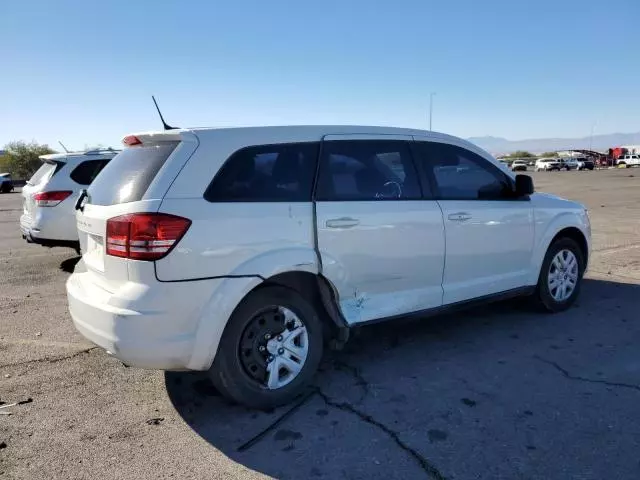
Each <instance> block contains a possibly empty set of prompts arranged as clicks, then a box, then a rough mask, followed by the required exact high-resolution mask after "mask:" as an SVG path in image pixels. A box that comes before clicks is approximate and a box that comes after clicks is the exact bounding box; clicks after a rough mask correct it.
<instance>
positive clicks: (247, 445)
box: [236, 390, 316, 452]
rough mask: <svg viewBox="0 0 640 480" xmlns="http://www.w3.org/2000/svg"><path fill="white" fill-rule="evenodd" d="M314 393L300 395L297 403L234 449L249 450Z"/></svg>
mask: <svg viewBox="0 0 640 480" xmlns="http://www.w3.org/2000/svg"><path fill="white" fill-rule="evenodd" d="M315 394H316V392H315V390H314V391H312V392H310V393H308V394H307V395H305V396H304V397H302V398H301V399H300V400H298V403H296V404H295V405H294V406H293V407H291V408H290V409H289V410H287V411H286V412H284V413H283V414H282V415H280V416H279V417H278V418H276V419H275V420H274V421H273V422H271V423H270V424H269V425H268V426H267V427H266V428H265V429H263V430H262V431H261V432H259V433H258V434H256V435H254V436H253V437H251V438H250V439H249V440H247V441H246V442H244V443H243V444H242V445H240V446H239V447H238V448H237V449H236V450H237V451H238V452H246V451H247V450H249V449H250V448H251V447H253V446H254V445H255V444H256V443H258V442H259V441H260V440H262V439H263V438H264V437H265V436H266V435H267V434H268V433H269V432H271V431H272V430H273V429H274V428H276V427H277V426H278V425H280V424H281V423H282V422H284V421H285V420H286V419H287V418H289V417H290V416H291V415H293V414H294V413H295V412H296V411H297V410H298V409H299V408H300V407H302V406H303V405H304V404H305V403H307V402H308V401H309V400H311V398H312V397H313V396H314V395H315Z"/></svg>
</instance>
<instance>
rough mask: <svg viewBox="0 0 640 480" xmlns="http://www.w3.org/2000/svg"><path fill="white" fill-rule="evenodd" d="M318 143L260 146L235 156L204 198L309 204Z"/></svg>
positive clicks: (240, 151) (216, 177)
mask: <svg viewBox="0 0 640 480" xmlns="http://www.w3.org/2000/svg"><path fill="white" fill-rule="evenodd" d="M317 157H318V144H317V143H287V144H279V145H258V146H255V147H248V148H243V149H242V150H238V151H237V152H235V153H234V154H233V155H231V157H229V159H228V160H227V161H226V162H225V163H224V165H223V166H222V168H221V169H220V171H219V172H218V174H217V175H216V176H215V178H214V179H213V181H212V182H211V184H210V185H209V187H208V188H207V191H206V192H205V194H204V198H205V199H206V200H208V201H210V202H309V201H311V189H312V187H313V177H314V176H315V172H316V161H317Z"/></svg>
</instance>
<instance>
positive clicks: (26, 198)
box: [22, 157, 65, 218]
mask: <svg viewBox="0 0 640 480" xmlns="http://www.w3.org/2000/svg"><path fill="white" fill-rule="evenodd" d="M40 159H41V160H42V165H41V166H40V168H39V169H38V170H36V173H34V174H33V175H32V176H31V178H30V179H29V180H28V181H27V183H26V184H25V186H24V187H22V200H23V211H24V213H25V214H26V215H28V216H29V217H30V218H33V215H34V213H35V208H36V202H35V200H34V198H33V196H34V195H35V194H36V193H40V192H42V191H43V190H44V189H45V188H46V186H47V183H49V180H51V178H52V177H53V176H54V175H56V174H57V173H58V172H59V171H60V170H61V169H62V167H64V166H65V160H64V159H63V158H57V159H55V160H52V159H47V158H44V157H40Z"/></svg>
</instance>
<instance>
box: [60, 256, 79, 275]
mask: <svg viewBox="0 0 640 480" xmlns="http://www.w3.org/2000/svg"><path fill="white" fill-rule="evenodd" d="M81 259H82V257H81V256H79V255H78V256H77V257H73V258H67V259H66V260H63V261H62V262H60V270H62V271H63V272H66V273H73V270H74V269H75V268H76V265H77V264H78V262H79V261H80V260H81Z"/></svg>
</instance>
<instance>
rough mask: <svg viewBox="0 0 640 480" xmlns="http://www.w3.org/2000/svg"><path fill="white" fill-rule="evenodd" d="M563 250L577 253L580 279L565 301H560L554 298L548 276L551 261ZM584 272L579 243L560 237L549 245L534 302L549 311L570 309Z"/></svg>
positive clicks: (582, 256)
mask: <svg viewBox="0 0 640 480" xmlns="http://www.w3.org/2000/svg"><path fill="white" fill-rule="evenodd" d="M561 250H569V251H571V253H573V254H574V255H575V257H576V259H577V261H578V279H577V281H576V286H575V288H574V290H573V292H572V293H571V295H570V296H569V297H568V298H567V299H566V300H564V301H558V300H556V299H554V298H553V296H552V295H551V292H550V291H549V285H548V282H547V278H548V275H549V271H550V268H551V262H552V261H553V259H554V257H555V256H556V254H558V252H560V251H561ZM583 274H584V255H583V254H582V250H581V249H580V247H579V246H578V244H577V243H576V242H575V240H573V239H571V238H568V237H561V238H558V239H557V240H555V241H554V242H553V243H552V244H551V245H550V246H549V249H548V250H547V253H546V255H545V256H544V261H543V262H542V267H541V268H540V275H539V276H538V285H537V287H536V292H535V293H534V295H533V300H534V303H535V304H536V306H538V307H539V308H541V309H543V310H546V311H548V312H562V311H564V310H566V309H568V308H569V307H571V305H573V303H574V302H575V301H576V298H578V295H579V293H580V286H581V284H582V275H583Z"/></svg>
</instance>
